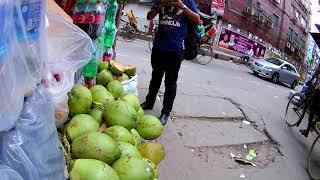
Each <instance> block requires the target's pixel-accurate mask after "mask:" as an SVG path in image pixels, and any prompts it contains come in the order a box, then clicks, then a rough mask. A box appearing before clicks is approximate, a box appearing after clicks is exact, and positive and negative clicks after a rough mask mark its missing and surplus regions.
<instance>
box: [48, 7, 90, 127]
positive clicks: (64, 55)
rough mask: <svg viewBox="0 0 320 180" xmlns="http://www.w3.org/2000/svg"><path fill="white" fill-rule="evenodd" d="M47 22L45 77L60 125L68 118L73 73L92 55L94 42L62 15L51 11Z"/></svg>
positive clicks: (57, 124) (57, 123)
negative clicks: (69, 93)
mask: <svg viewBox="0 0 320 180" xmlns="http://www.w3.org/2000/svg"><path fill="white" fill-rule="evenodd" d="M48 23H49V26H48V29H47V40H48V44H47V47H48V48H47V52H48V58H47V59H46V66H45V73H44V77H43V79H44V82H45V83H44V86H45V87H46V88H47V90H48V93H49V95H50V97H51V99H52V101H53V103H54V107H55V119H56V126H57V127H60V126H61V125H63V123H64V122H66V121H67V118H68V113H69V109H68V95H67V93H68V92H69V91H70V90H71V89H72V86H73V85H74V74H75V72H76V71H77V70H78V69H80V68H81V67H83V66H84V65H86V64H87V63H88V62H89V60H90V59H91V57H92V52H93V45H92V41H91V39H90V37H89V36H88V35H87V34H86V33H85V32H83V31H82V30H81V29H80V28H78V27H77V26H76V25H73V24H72V23H70V22H68V21H66V20H65V19H64V18H63V17H61V16H60V15H57V14H55V13H48ZM54 75H55V76H56V78H54V77H53V76H54Z"/></svg>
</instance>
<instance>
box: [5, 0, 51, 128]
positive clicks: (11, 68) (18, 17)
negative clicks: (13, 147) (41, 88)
mask: <svg viewBox="0 0 320 180" xmlns="http://www.w3.org/2000/svg"><path fill="white" fill-rule="evenodd" d="M30 2H31V0H23V1H20V0H2V1H0V24H1V26H0V34H1V38H0V82H1V90H0V107H1V108H0V131H4V130H8V129H10V128H12V127H13V125H14V123H15V121H17V119H18V117H19V114H20V112H21V108H22V103H23V98H24V96H25V95H27V94H29V93H31V92H32V91H33V89H34V88H35V87H36V84H37V83H39V81H40V77H41V75H42V69H43V63H42V58H43V56H42V55H43V54H44V53H43V51H42V48H40V47H42V46H41V45H40V44H42V43H43V41H44V40H43V38H41V34H42V32H43V25H44V24H43V23H42V21H43V18H44V17H43V18H42V16H41V14H42V12H44V11H45V10H43V9H45V8H43V7H44V6H45V0H32V7H33V8H31V5H30ZM31 9H34V10H35V9H37V11H32V12H30V10H31ZM30 13H34V14H33V15H32V16H31V15H30ZM30 22H34V23H31V25H30Z"/></svg>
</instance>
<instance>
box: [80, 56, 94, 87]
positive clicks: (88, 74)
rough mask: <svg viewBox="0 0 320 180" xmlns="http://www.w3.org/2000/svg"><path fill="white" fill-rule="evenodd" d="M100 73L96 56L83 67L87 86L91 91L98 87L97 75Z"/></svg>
mask: <svg viewBox="0 0 320 180" xmlns="http://www.w3.org/2000/svg"><path fill="white" fill-rule="evenodd" d="M97 71H98V63H97V60H96V59H95V55H94V56H93V58H92V59H91V61H90V62H89V63H88V64H87V65H85V66H84V67H83V77H84V81H85V84H86V86H87V87H88V88H89V89H90V88H91V87H92V86H94V85H96V78H95V77H96V75H97Z"/></svg>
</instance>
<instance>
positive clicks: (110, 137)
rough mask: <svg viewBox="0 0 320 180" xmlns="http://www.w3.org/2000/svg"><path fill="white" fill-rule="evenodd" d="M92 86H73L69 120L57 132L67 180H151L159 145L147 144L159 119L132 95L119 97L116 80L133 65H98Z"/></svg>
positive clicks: (156, 132)
mask: <svg viewBox="0 0 320 180" xmlns="http://www.w3.org/2000/svg"><path fill="white" fill-rule="evenodd" d="M98 71H99V73H98V75H97V84H96V85H95V86H93V87H92V88H90V89H88V88H87V87H86V86H83V85H74V87H73V88H72V90H71V91H70V92H69V93H68V95H69V101H68V106H69V117H70V120H69V121H68V122H67V123H66V124H65V125H64V127H63V130H61V131H60V132H61V133H60V136H61V141H62V144H63V151H64V153H65V156H66V159H67V165H68V171H69V177H70V179H71V180H80V179H81V180H156V179H158V177H159V170H158V169H157V164H158V163H159V162H160V161H161V160H162V159H164V156H165V151H164V147H163V146H162V145H161V144H160V143H156V142H152V141H148V140H154V139H156V138H158V137H159V136H160V135H161V133H162V130H163V126H162V124H161V123H160V121H159V119H158V118H156V117H154V116H152V115H145V114H144V111H143V110H142V108H141V107H140V101H139V98H138V96H136V95H135V94H132V93H127V94H125V93H124V90H123V87H122V85H121V82H120V81H123V80H126V79H129V78H130V77H132V76H134V75H135V73H136V68H135V67H134V66H132V65H131V66H123V65H121V64H120V63H117V62H112V63H108V62H101V63H99V70H98Z"/></svg>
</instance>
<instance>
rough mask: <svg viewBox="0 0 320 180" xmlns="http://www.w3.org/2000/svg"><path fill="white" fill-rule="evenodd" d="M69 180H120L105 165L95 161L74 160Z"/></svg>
mask: <svg viewBox="0 0 320 180" xmlns="http://www.w3.org/2000/svg"><path fill="white" fill-rule="evenodd" d="M70 179H71V180H106V179H107V180H120V178H119V176H118V174H117V173H116V172H115V171H114V170H113V169H112V168H111V167H110V166H109V165H108V164H106V163H104V162H102V161H99V160H95V159H76V160H75V162H74V164H73V167H72V170H71V172H70Z"/></svg>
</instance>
